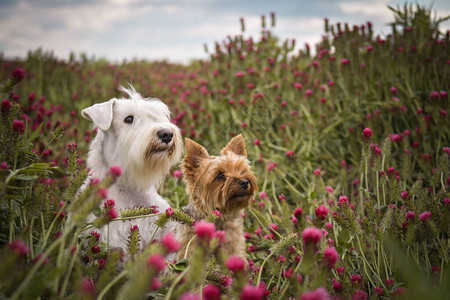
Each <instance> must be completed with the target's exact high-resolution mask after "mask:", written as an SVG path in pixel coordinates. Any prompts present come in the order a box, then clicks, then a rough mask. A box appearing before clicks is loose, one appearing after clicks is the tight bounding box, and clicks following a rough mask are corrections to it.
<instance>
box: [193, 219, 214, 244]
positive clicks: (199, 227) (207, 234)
mask: <svg viewBox="0 0 450 300" xmlns="http://www.w3.org/2000/svg"><path fill="white" fill-rule="evenodd" d="M194 231H195V234H197V236H198V237H199V238H200V239H201V240H204V241H209V240H211V239H212V238H213V236H214V232H215V231H216V225H214V224H213V223H208V222H205V221H203V220H201V221H200V222H197V223H196V224H195V225H194Z"/></svg>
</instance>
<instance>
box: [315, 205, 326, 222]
mask: <svg viewBox="0 0 450 300" xmlns="http://www.w3.org/2000/svg"><path fill="white" fill-rule="evenodd" d="M328 211H329V209H328V208H326V207H325V206H323V205H319V207H317V208H316V216H317V217H318V218H320V219H324V218H325V217H326V216H327V214H328Z"/></svg>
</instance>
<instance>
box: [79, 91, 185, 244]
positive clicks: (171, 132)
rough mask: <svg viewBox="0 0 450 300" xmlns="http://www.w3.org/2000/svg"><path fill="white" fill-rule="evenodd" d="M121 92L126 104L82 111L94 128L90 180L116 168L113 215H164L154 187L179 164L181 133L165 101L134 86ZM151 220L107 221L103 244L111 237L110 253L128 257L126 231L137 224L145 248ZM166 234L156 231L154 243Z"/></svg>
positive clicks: (106, 104) (107, 104)
mask: <svg viewBox="0 0 450 300" xmlns="http://www.w3.org/2000/svg"><path fill="white" fill-rule="evenodd" d="M120 90H121V91H123V92H125V93H127V94H128V95H129V96H130V99H116V98H113V99H111V100H109V101H107V102H103V103H99V104H95V105H93V106H90V107H88V108H86V109H84V110H82V111H81V115H82V116H83V117H84V118H86V119H88V120H91V121H92V122H93V123H94V127H96V128H98V132H97V136H96V137H95V139H94V140H93V141H92V143H91V146H90V148H89V153H88V159H87V166H88V168H90V170H91V173H90V176H89V177H90V178H99V179H103V178H105V176H106V175H107V174H108V172H109V168H110V167H111V166H120V167H121V168H122V175H121V176H120V177H119V178H118V179H117V181H116V182H115V183H114V184H113V185H112V186H111V187H109V188H108V199H113V200H114V201H115V204H116V205H115V207H116V208H117V210H118V211H120V210H121V209H126V208H133V207H136V206H151V205H156V206H158V207H159V209H158V210H159V211H160V212H164V211H165V210H166V209H167V208H169V207H170V206H169V204H168V203H167V201H166V200H164V199H163V198H162V197H161V196H160V195H159V194H158V192H157V187H158V185H159V184H160V183H161V182H162V180H163V179H164V178H165V176H166V175H167V174H168V172H169V170H170V168H171V166H172V165H174V164H175V163H177V162H178V161H179V160H180V157H181V153H182V145H183V144H182V139H181V133H180V130H179V128H178V127H177V126H175V125H174V124H172V123H171V122H170V112H169V109H168V107H167V106H166V105H165V104H164V103H163V102H161V101H160V100H158V99H150V98H145V99H144V98H142V96H141V95H140V94H139V93H137V92H136V90H135V89H134V88H133V87H132V86H130V89H125V88H124V87H121V88H120ZM90 178H88V179H87V182H88V181H90ZM87 182H86V183H87ZM85 186H86V184H85ZM85 186H84V188H85ZM82 189H83V187H82ZM93 219H94V216H93V215H92V216H90V217H89V221H92V220H93ZM155 220H156V219H155V217H149V218H141V219H135V220H130V221H115V222H110V224H109V233H108V228H107V227H106V226H104V227H103V228H101V229H100V230H99V232H100V234H101V241H103V242H106V241H107V239H108V237H109V245H110V247H111V248H121V249H122V250H124V251H125V252H126V249H127V242H128V241H127V239H128V236H129V235H130V227H131V226H132V225H137V226H138V228H139V232H140V235H141V247H146V246H147V245H148V244H149V243H150V242H151V240H150V239H151V238H152V236H153V233H154V231H155V230H156V229H157V226H156V225H155V224H154V221H155ZM166 230H168V229H166ZM164 233H165V231H164V230H161V229H160V230H158V232H157V233H156V235H155V236H154V238H155V239H160V238H161V236H162V235H163V234H164Z"/></svg>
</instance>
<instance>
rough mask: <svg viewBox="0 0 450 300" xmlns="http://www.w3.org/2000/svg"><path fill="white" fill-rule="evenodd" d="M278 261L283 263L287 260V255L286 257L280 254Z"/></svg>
mask: <svg viewBox="0 0 450 300" xmlns="http://www.w3.org/2000/svg"><path fill="white" fill-rule="evenodd" d="M277 260H278V262H281V263H283V262H285V261H286V257H284V256H283V255H280V256H278V259H277Z"/></svg>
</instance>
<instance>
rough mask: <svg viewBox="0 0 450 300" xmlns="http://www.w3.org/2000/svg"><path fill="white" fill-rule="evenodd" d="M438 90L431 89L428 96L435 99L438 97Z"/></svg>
mask: <svg viewBox="0 0 450 300" xmlns="http://www.w3.org/2000/svg"><path fill="white" fill-rule="evenodd" d="M439 96H440V95H439V92H437V91H432V92H431V93H430V98H431V100H437V99H439Z"/></svg>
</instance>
